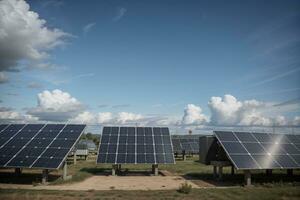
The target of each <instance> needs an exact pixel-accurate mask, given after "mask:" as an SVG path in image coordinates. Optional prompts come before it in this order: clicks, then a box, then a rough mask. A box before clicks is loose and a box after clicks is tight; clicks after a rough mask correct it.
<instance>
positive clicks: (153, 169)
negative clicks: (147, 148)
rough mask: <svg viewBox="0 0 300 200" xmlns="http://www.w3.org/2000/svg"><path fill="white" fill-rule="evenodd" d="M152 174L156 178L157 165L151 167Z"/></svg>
mask: <svg viewBox="0 0 300 200" xmlns="http://www.w3.org/2000/svg"><path fill="white" fill-rule="evenodd" d="M152 174H153V175H154V176H158V164H154V165H152Z"/></svg>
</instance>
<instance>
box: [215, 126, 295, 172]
mask: <svg viewBox="0 0 300 200" xmlns="http://www.w3.org/2000/svg"><path fill="white" fill-rule="evenodd" d="M215 136H216V137H217V139H218V141H219V142H220V144H221V145H222V147H223V148H224V150H225V152H226V153H227V155H228V157H229V159H230V160H231V161H232V163H233V164H234V166H235V167H236V168H237V169H277V168H278V169H295V168H300V160H299V158H300V148H299V147H300V135H287V134H270V133H250V132H229V131H215Z"/></svg>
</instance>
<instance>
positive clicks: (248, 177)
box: [244, 170, 251, 186]
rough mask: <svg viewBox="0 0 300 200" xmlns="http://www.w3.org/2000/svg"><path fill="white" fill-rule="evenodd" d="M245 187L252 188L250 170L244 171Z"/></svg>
mask: <svg viewBox="0 0 300 200" xmlns="http://www.w3.org/2000/svg"><path fill="white" fill-rule="evenodd" d="M244 175H245V186H251V172H250V170H244Z"/></svg>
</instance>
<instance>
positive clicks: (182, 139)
mask: <svg viewBox="0 0 300 200" xmlns="http://www.w3.org/2000/svg"><path fill="white" fill-rule="evenodd" d="M172 143H173V147H174V152H178V153H179V152H182V151H185V152H186V153H199V136H198V135H180V136H179V135H176V136H173V137H172Z"/></svg>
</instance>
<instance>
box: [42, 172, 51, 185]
mask: <svg viewBox="0 0 300 200" xmlns="http://www.w3.org/2000/svg"><path fill="white" fill-rule="evenodd" d="M42 173H43V174H42V184H43V185H45V184H47V182H48V174H49V170H48V169H43V172H42Z"/></svg>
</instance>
